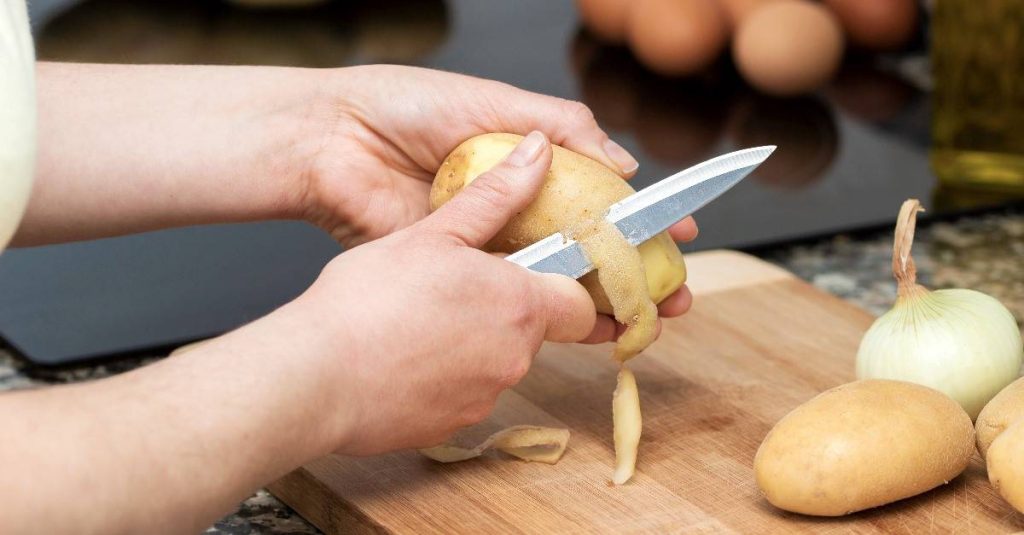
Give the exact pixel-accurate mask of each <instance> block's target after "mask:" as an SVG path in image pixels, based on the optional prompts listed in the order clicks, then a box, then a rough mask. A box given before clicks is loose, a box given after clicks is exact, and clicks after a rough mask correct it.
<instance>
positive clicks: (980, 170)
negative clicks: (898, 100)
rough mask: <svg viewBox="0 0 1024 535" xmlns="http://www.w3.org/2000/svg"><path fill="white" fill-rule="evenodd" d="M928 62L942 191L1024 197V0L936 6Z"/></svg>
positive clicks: (935, 164) (964, 0) (968, 0)
mask: <svg viewBox="0 0 1024 535" xmlns="http://www.w3.org/2000/svg"><path fill="white" fill-rule="evenodd" d="M931 61H932V72H933V78H934V81H935V89H934V94H933V98H934V102H933V110H932V151H931V164H932V168H933V170H934V172H935V174H936V175H937V176H938V177H939V180H940V181H941V184H942V186H943V187H951V188H954V189H961V188H965V187H966V188H967V189H987V190H993V191H1006V192H1011V193H1020V192H1024V0H936V2H935V3H934V11H933V17H932V22H931Z"/></svg>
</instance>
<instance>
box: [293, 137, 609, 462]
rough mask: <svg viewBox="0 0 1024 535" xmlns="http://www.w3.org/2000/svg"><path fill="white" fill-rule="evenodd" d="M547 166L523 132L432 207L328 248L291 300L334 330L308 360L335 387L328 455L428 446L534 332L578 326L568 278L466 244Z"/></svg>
mask: <svg viewBox="0 0 1024 535" xmlns="http://www.w3.org/2000/svg"><path fill="white" fill-rule="evenodd" d="M550 164H551V146H550V144H548V142H547V141H546V139H545V138H544V137H543V135H541V134H539V133H535V134H532V135H531V136H529V137H527V138H526V140H524V142H523V143H521V144H520V146H519V147H518V148H517V149H516V150H515V151H514V152H513V153H512V154H511V155H510V156H509V157H508V159H507V160H506V161H505V162H504V163H502V164H500V165H499V166H497V167H496V168H494V169H493V170H492V171H490V172H489V173H487V174H485V175H483V176H481V177H480V178H479V179H478V180H476V181H474V182H473V184H472V185H471V186H469V187H468V188H466V189H465V190H464V191H463V192H462V193H460V194H459V195H458V196H456V197H455V198H454V199H453V200H452V201H451V202H450V203H448V204H446V205H445V206H444V207H442V208H441V209H440V210H438V211H437V212H435V213H434V214H432V215H430V216H428V217H426V218H425V219H423V220H421V221H418V222H416V223H414V224H412V225H411V226H408V227H406V228H405V229H403V230H400V231H397V232H394V233H392V234H390V235H388V236H386V237H384V238H381V239H379V240H376V241H373V242H371V243H368V244H365V245H361V246H358V247H355V248H353V249H351V250H349V251H348V252H346V253H345V254H343V255H341V256H339V257H338V258H337V259H335V260H334V261H332V262H331V263H330V264H329V265H328V266H327V267H326V269H325V270H324V272H323V274H322V275H321V276H320V277H319V279H318V280H317V281H316V283H315V284H314V285H313V286H312V287H311V288H310V289H309V291H308V292H307V293H306V294H304V295H303V296H302V297H300V298H299V299H298V300H297V301H296V302H295V303H294V304H293V306H295V307H298V309H299V310H303V311H304V312H303V313H304V314H306V315H307V316H308V317H309V318H310V320H309V322H310V324H312V325H316V326H317V328H318V329H323V330H326V331H328V332H332V333H334V334H333V336H334V342H333V343H331V344H328V345H329V346H331V347H332V350H330V351H328V352H327V353H325V354H323V355H320V356H319V357H320V358H321V359H322V361H323V365H324V366H325V367H326V368H327V369H329V370H331V371H330V372H329V374H333V375H334V376H335V377H337V378H339V384H338V386H337V389H336V390H337V391H338V392H339V395H342V396H343V397H344V399H343V400H342V401H341V402H340V403H342V404H343V405H344V410H343V411H338V412H339V413H344V414H345V416H346V417H345V421H344V422H343V425H341V427H342V428H344V429H345V430H346V431H345V432H344V433H341V435H342V436H343V437H344V438H342V439H340V440H339V446H338V451H339V452H340V453H344V454H356V455H365V454H374V453H381V452H385V451H390V450H395V449H402V448H410V447H424V446H432V445H435V444H438V443H440V442H442V441H443V440H444V439H446V438H447V437H448V436H450V435H451V434H452V433H453V432H455V431H456V430H457V429H459V428H461V427H464V426H467V425H470V424H474V423H476V422H479V421H480V420H482V419H484V418H485V417H486V416H487V415H488V414H489V413H490V412H491V409H492V408H493V406H494V403H495V401H496V399H497V397H498V394H499V393H500V392H501V391H502V390H504V389H506V388H508V387H510V386H512V385H514V384H516V383H517V382H518V381H519V379H520V378H522V376H523V375H524V374H525V373H526V372H527V370H528V369H529V366H530V363H531V361H532V359H533V356H534V355H535V354H536V353H537V351H538V350H539V349H540V346H541V343H542V342H543V341H544V340H550V341H556V342H575V341H579V340H581V339H583V338H585V337H587V336H589V335H590V333H592V330H593V327H594V322H595V311H594V304H593V302H592V300H591V299H590V297H589V295H588V294H587V292H586V291H585V290H584V289H583V287H582V286H581V285H580V284H579V283H577V282H576V281H574V280H572V279H570V278H568V277H564V276H561V275H551V274H539V273H534V272H531V271H529V270H526V269H524V268H522V267H520V266H517V265H515V264H512V263H510V262H507V261H505V260H503V259H501V258H498V257H496V256H493V255H490V254H487V253H484V252H482V251H480V250H478V247H480V246H482V245H483V244H484V243H486V242H487V241H488V240H489V239H490V238H492V237H493V236H494V234H496V233H497V232H498V230H500V229H501V228H502V227H503V226H504V225H505V223H506V222H507V221H508V219H509V218H511V217H512V216H513V215H514V214H515V213H516V212H518V211H520V210H522V209H523V208H524V207H525V206H526V205H527V204H529V202H530V201H531V200H532V199H533V197H534V196H535V195H536V193H537V192H538V191H539V188H540V186H541V184H542V183H543V180H544V176H545V174H546V172H547V169H548V168H549V167H550ZM339 352H343V353H344V354H345V356H346V358H344V359H339V358H337V357H338V353H339Z"/></svg>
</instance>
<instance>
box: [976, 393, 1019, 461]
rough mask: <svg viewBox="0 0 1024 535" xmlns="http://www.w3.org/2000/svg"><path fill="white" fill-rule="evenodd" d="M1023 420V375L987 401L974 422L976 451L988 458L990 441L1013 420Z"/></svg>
mask: <svg viewBox="0 0 1024 535" xmlns="http://www.w3.org/2000/svg"><path fill="white" fill-rule="evenodd" d="M1020 420H1024V377H1021V378H1019V379H1017V380H1016V381H1014V382H1012V383H1010V384H1009V385H1007V386H1006V388H1004V389H1002V390H1000V391H999V393H998V394H996V396H995V397H994V398H992V400H991V401H989V402H988V403H987V404H986V405H985V407H984V408H983V409H981V412H980V413H978V421H977V423H975V424H974V426H975V431H976V432H977V437H978V451H979V452H981V456H982V457H983V458H986V459H987V458H988V453H987V452H988V448H989V446H990V445H991V444H992V441H993V440H995V439H996V437H997V436H999V434H1000V433H1002V432H1003V431H1004V430H1006V428H1007V427H1010V425H1012V424H1013V423H1014V422H1017V421H1020Z"/></svg>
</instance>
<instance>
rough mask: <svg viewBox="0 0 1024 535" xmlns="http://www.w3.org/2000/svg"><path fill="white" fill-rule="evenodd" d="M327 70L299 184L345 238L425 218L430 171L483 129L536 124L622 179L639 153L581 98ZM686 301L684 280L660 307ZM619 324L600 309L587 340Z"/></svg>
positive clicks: (675, 231)
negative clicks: (312, 150) (323, 101)
mask: <svg viewBox="0 0 1024 535" xmlns="http://www.w3.org/2000/svg"><path fill="white" fill-rule="evenodd" d="M327 76H328V79H329V80H332V82H330V83H328V84H327V85H326V86H325V87H326V88H327V90H326V91H324V92H323V94H324V95H326V96H325V98H327V99H333V100H332V102H333V104H329V105H321V106H322V107H323V108H325V109H332V107H333V109H334V110H335V111H334V112H332V113H325V114H323V122H322V123H320V125H319V126H317V127H312V128H308V129H307V131H308V132H309V134H308V135H311V136H313V139H317V140H318V141H317V142H316V146H317V147H319V150H318V151H317V153H316V154H315V155H314V156H312V157H310V158H309V161H308V170H307V171H306V172H304V173H302V175H303V176H304V177H306V180H307V181H308V184H307V185H306V186H304V187H303V189H304V190H305V191H308V192H309V194H308V195H307V196H306V208H305V209H304V211H303V212H304V214H305V216H306V218H307V219H309V220H311V221H313V222H314V223H316V224H317V225H318V226H320V227H322V228H324V229H326V230H327V231H328V232H330V233H331V234H332V235H333V236H334V237H335V238H336V239H337V240H339V241H340V242H342V243H343V244H346V245H353V244H358V243H362V242H365V241H368V240H373V239H376V238H380V237H382V236H386V235H388V234H390V233H392V232H394V231H396V230H399V229H402V228H405V227H407V226H409V225H411V224H413V223H415V222H416V221H419V220H421V219H422V218H424V217H425V216H426V215H427V214H428V213H429V206H428V202H427V198H428V192H429V191H430V186H431V183H432V181H433V178H434V173H435V172H436V171H437V169H438V167H440V165H441V163H442V162H443V160H444V158H445V157H446V156H447V155H448V154H449V153H450V152H451V151H452V150H453V149H454V148H455V147H456V146H458V144H459V143H462V142H463V141H465V140H466V139H468V138H470V137H473V136H475V135H478V134H484V133H488V132H512V133H519V134H524V135H525V134H527V133H528V132H530V131H533V130H538V131H541V132H543V133H544V134H546V135H547V136H548V137H549V138H550V139H551V141H552V142H553V143H556V144H559V145H562V146H564V147H566V148H568V149H571V150H574V151H576V152H579V153H581V154H584V155H586V156H589V157H590V158H593V159H595V160H597V161H600V162H601V163H603V164H605V165H606V166H608V167H609V168H611V169H612V170H614V171H616V172H617V173H619V174H620V175H621V176H623V177H624V178H629V177H630V176H632V174H633V173H634V172H635V171H636V169H637V165H638V164H637V162H636V160H635V159H634V158H633V157H632V156H631V155H629V153H628V152H626V151H625V150H624V149H622V148H621V147H620V146H618V145H617V144H616V143H614V142H613V141H611V140H610V139H609V137H608V135H607V134H606V133H605V132H604V131H603V130H601V128H600V127H598V125H597V123H596V121H595V120H594V116H593V114H592V113H591V112H590V110H589V109H588V108H587V107H586V106H585V105H583V104H581V103H579V102H573V101H568V100H564V99H560V98H556V97H551V96H546V95H540V94H536V93H531V92H528V91H523V90H521V89H517V88H515V87H512V86H510V85H507V84H503V83H500V82H495V81H491V80H483V79H479V78H473V77H469V76H463V75H458V74H452V73H446V72H441V71H434V70H428V69H420V68H412V67H399V66H388V65H377V66H366V67H356V68H350V69H344V70H341V71H334V72H332V73H329V74H327ZM317 132H322V133H321V134H318V133H317ZM321 138H322V139H321ZM669 233H670V234H671V235H672V237H673V238H674V239H676V240H677V241H690V240H693V239H694V238H695V237H696V235H697V226H696V223H695V222H694V220H693V218H689V217H688V218H686V219H684V220H683V221H681V222H679V223H678V224H676V225H675V226H673V227H672V228H671V229H669ZM690 303H691V296H690V293H689V290H688V289H687V288H686V287H683V288H681V289H680V290H679V291H677V292H676V293H675V294H673V295H672V296H670V297H669V298H667V299H665V300H664V301H663V302H662V304H661V305H660V306H659V311H660V312H661V315H662V316H668V317H671V316H678V315H680V314H682V313H684V312H686V310H688V309H689V307H690ZM622 329H623V327H622V326H621V325H618V324H617V323H615V322H614V321H612V320H611V319H610V318H605V317H602V318H601V319H600V320H599V322H598V329H597V331H596V333H595V336H594V337H593V338H591V339H588V340H587V341H588V342H602V341H606V340H609V339H613V338H614V337H615V336H617V335H618V334H621V332H622Z"/></svg>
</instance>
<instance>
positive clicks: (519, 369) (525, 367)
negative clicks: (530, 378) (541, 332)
mask: <svg viewBox="0 0 1024 535" xmlns="http://www.w3.org/2000/svg"><path fill="white" fill-rule="evenodd" d="M530 360H531V359H530V356H529V355H527V354H526V352H525V351H524V352H523V354H522V355H520V356H518V357H517V358H513V359H512V360H511V361H510V362H508V363H507V364H506V365H505V369H504V373H502V375H501V377H500V378H499V380H498V382H499V384H500V385H501V388H502V389H503V390H504V389H506V388H511V387H513V386H515V385H517V384H519V381H522V380H523V377H526V374H527V372H529V371H530Z"/></svg>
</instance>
